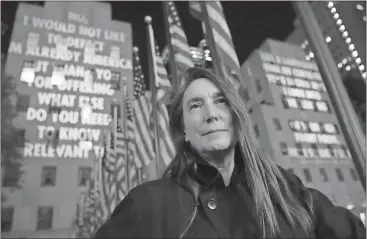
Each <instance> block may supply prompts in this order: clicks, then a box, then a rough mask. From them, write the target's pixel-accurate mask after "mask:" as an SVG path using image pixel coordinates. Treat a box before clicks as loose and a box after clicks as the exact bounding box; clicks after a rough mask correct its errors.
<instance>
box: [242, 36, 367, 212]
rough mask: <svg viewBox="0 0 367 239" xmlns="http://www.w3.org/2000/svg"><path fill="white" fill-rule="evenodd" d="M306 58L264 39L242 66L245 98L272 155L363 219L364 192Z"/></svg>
mask: <svg viewBox="0 0 367 239" xmlns="http://www.w3.org/2000/svg"><path fill="white" fill-rule="evenodd" d="M305 56H306V54H305V53H304V51H303V49H302V48H300V47H299V45H294V44H289V43H286V42H280V41H276V40H271V39H268V40H266V41H265V42H264V43H263V44H262V45H261V47H260V48H259V49H258V50H255V51H254V52H253V53H252V54H251V55H250V57H249V58H248V59H247V60H246V61H245V62H244V63H243V65H242V67H241V69H242V74H243V76H244V79H246V80H245V86H246V87H245V88H244V89H242V97H243V99H244V101H245V102H246V105H247V108H248V110H249V112H250V114H251V117H252V119H253V122H255V124H254V129H255V132H256V136H257V137H258V139H259V141H260V145H262V146H263V148H264V150H265V151H266V152H267V153H268V155H270V156H271V157H272V158H273V159H275V161H276V163H277V164H278V165H280V166H282V167H284V168H285V169H289V170H291V171H293V172H294V173H295V174H296V175H298V176H299V177H300V179H301V180H302V181H303V182H304V184H305V185H306V186H308V187H311V188H316V189H318V190H320V191H321V192H323V193H324V194H326V195H327V196H328V197H329V198H330V199H331V200H332V201H333V203H335V204H336V205H340V206H343V207H348V208H349V209H352V208H353V209H354V210H355V213H356V215H358V216H359V213H360V212H361V211H364V210H365V209H364V208H363V207H364V200H365V199H364V198H365V192H364V190H363V188H362V186H361V183H360V181H359V179H358V176H357V174H356V171H355V168H354V164H353V161H352V159H351V155H350V152H349V149H348V146H347V144H346V141H345V138H344V136H343V134H342V133H341V129H340V125H339V123H338V120H337V118H336V115H335V111H334V109H333V107H332V105H331V102H330V99H329V96H328V93H327V92H326V88H325V85H324V83H323V79H322V78H321V76H320V74H319V71H318V67H317V65H316V63H315V62H314V61H313V60H308V61H306V59H305Z"/></svg>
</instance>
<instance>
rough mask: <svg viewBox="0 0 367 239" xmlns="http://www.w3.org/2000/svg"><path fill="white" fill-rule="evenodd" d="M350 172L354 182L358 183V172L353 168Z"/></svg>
mask: <svg viewBox="0 0 367 239" xmlns="http://www.w3.org/2000/svg"><path fill="white" fill-rule="evenodd" d="M349 171H350V175H351V176H352V179H353V180H354V181H358V177H357V174H356V171H355V170H354V169H353V168H351V169H349Z"/></svg>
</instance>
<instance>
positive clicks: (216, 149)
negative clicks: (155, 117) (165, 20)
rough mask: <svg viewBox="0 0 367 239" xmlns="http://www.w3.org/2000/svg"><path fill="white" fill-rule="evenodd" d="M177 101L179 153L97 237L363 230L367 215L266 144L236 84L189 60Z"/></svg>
mask: <svg viewBox="0 0 367 239" xmlns="http://www.w3.org/2000/svg"><path fill="white" fill-rule="evenodd" d="M185 80H186V81H185V84H184V85H183V86H182V88H181V91H180V92H179V94H178V95H177V98H176V100H175V102H174V103H173V105H172V109H173V110H172V113H171V117H170V122H171V125H170V127H171V133H172V137H173V140H174V142H175V146H176V152H177V155H176V157H175V159H174V160H173V161H172V163H171V164H170V165H169V167H168V168H167V171H166V172H165V175H164V178H163V179H159V180H155V181H152V182H148V183H145V184H143V185H140V186H138V187H136V188H134V189H133V190H132V191H131V192H130V193H129V194H128V195H127V197H126V198H125V199H124V200H123V201H122V202H121V203H120V204H119V205H118V206H117V207H116V209H115V211H114V213H113V215H112V216H111V218H110V219H109V220H108V221H107V222H106V223H105V224H104V225H103V226H102V227H101V228H100V229H99V230H98V231H97V233H96V235H95V237H96V238H109V237H114V238H121V237H129V238H134V237H145V238H182V237H189V238H190V237H191V238H204V237H205V238H218V237H219V238H260V237H262V238H279V237H283V238H295V237H299V238H300V237H301V238H320V239H321V238H361V237H365V228H364V225H363V224H362V222H361V221H360V220H359V219H358V218H357V217H355V216H354V215H353V214H352V213H351V212H349V211H348V210H346V209H344V208H341V207H336V206H334V205H333V204H332V203H331V202H330V200H329V199H328V198H327V197H326V196H324V195H323V194H322V193H320V192H319V191H317V190H314V189H309V188H306V187H304V186H303V184H302V182H301V181H300V180H299V179H298V178H297V176H295V175H294V174H292V173H289V172H286V171H285V170H283V169H282V168H279V167H277V165H276V164H275V163H274V161H273V160H271V159H269V158H267V157H266V156H265V155H264V153H263V152H262V151H261V149H260V147H259V145H258V143H257V140H256V138H255V136H254V132H253V128H252V122H251V119H250V117H249V115H248V113H247V111H246V109H245V105H244V103H243V102H242V100H241V99H240V98H239V95H238V94H237V93H236V91H235V90H234V88H233V87H232V85H231V84H228V83H227V82H226V81H225V80H223V79H220V78H217V77H216V76H215V75H213V74H212V73H210V72H209V71H207V70H205V69H202V68H190V69H189V70H188V71H187V72H186V78H185Z"/></svg>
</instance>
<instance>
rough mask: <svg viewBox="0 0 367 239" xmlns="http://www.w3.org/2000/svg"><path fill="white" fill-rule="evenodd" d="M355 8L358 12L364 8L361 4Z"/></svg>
mask: <svg viewBox="0 0 367 239" xmlns="http://www.w3.org/2000/svg"><path fill="white" fill-rule="evenodd" d="M356 8H357V9H358V10H360V11H363V10H364V7H363V6H362V5H361V4H357V6H356Z"/></svg>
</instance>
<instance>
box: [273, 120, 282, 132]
mask: <svg viewBox="0 0 367 239" xmlns="http://www.w3.org/2000/svg"><path fill="white" fill-rule="evenodd" d="M273 123H274V125H275V129H276V130H282V125H281V124H280V121H279V119H278V118H273Z"/></svg>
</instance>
